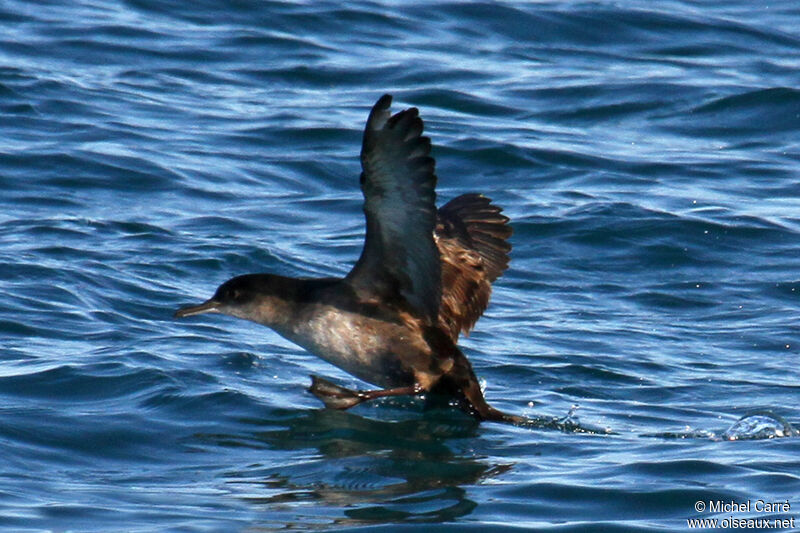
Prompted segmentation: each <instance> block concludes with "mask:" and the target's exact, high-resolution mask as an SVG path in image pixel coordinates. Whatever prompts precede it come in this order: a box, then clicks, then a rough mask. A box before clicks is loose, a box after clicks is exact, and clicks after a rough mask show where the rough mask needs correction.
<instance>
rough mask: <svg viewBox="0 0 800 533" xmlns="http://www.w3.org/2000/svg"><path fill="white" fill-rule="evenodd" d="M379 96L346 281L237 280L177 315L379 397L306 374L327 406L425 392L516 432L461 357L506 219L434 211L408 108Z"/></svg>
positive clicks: (431, 176)
mask: <svg viewBox="0 0 800 533" xmlns="http://www.w3.org/2000/svg"><path fill="white" fill-rule="evenodd" d="M391 102H392V97H391V96H390V95H388V94H387V95H384V96H382V97H381V98H380V99H379V100H378V102H377V103H376V104H375V106H374V107H373V108H372V111H371V112H370V114H369V118H368V119H367V126H366V129H365V130H364V139H363V145H362V148H361V166H362V169H363V171H362V173H361V180H360V181H361V189H362V191H363V193H364V213H365V215H366V219H367V232H366V239H365V242H364V249H363V251H362V252H361V257H360V258H359V259H358V262H357V263H356V264H355V266H354V267H353V269H352V270H351V271H350V273H349V274H347V276H345V277H344V278H341V279H340V278H319V279H309V278H289V277H284V276H278V275H274V274H247V275H244V276H238V277H235V278H233V279H230V280H228V281H226V282H225V283H223V284H222V285H221V286H220V287H219V288H218V289H217V291H216V293H215V294H214V296H213V297H212V298H211V299H209V300H208V301H206V302H204V303H202V304H200V305H195V306H190V307H184V308H181V309H179V310H178V311H177V312H176V313H175V316H176V317H179V318H180V317H186V316H191V315H196V314H199V313H209V312H214V313H223V314H226V315H231V316H235V317H238V318H243V319H246V320H251V321H253V322H258V323H259V324H263V325H265V326H268V327H270V328H272V329H273V330H275V331H276V332H277V333H279V334H280V335H282V336H283V337H285V338H287V339H289V340H290V341H292V342H294V343H296V344H298V345H300V346H302V347H303V348H305V349H306V350H308V351H309V352H311V353H313V354H315V355H317V356H319V357H321V358H322V359H324V360H325V361H328V362H329V363H332V364H334V365H336V366H338V367H339V368H341V369H343V370H345V371H347V372H349V373H350V374H352V375H354V376H356V377H358V378H359V379H362V380H364V381H366V382H368V383H372V384H374V385H378V386H379V387H383V389H379V390H366V391H354V390H350V389H346V388H344V387H340V386H338V385H335V384H333V383H331V382H330V381H327V380H325V379H322V378H320V377H317V376H311V378H312V384H311V387H310V388H309V391H310V392H312V393H313V394H314V395H315V396H317V397H318V398H319V399H321V400H322V401H323V402H324V403H325V405H326V406H327V407H330V408H334V409H347V408H349V407H352V406H354V405H357V404H359V403H361V402H363V401H365V400H370V399H374V398H381V397H385V396H400V395H420V394H424V393H426V392H430V393H433V394H444V395H448V396H452V397H454V398H456V399H457V400H458V402H459V405H461V407H462V408H464V409H465V410H466V411H468V412H469V413H471V414H472V415H473V416H475V417H476V418H478V419H480V420H497V421H504V422H511V423H524V422H527V421H528V419H526V418H524V417H520V416H515V415H510V414H506V413H503V412H501V411H499V410H497V409H495V408H493V407H492V406H490V405H489V404H488V403H487V402H486V400H485V399H484V397H483V393H482V392H481V388H480V386H479V384H478V380H477V378H476V377H475V373H474V372H473V370H472V365H471V364H470V362H469V361H468V360H467V358H466V356H465V355H464V354H463V353H462V352H461V350H459V348H458V346H457V345H456V342H457V340H458V336H459V333H461V332H464V333H465V334H466V333H468V332H469V331H470V329H472V326H473V325H474V324H475V322H476V321H477V320H478V318H480V316H481V315H482V314H483V311H484V310H485V309H486V306H487V305H488V303H489V296H490V294H491V291H492V282H493V281H494V280H496V279H497V278H498V277H499V276H500V275H501V274H502V273H503V271H504V270H505V269H506V268H507V266H508V261H509V258H508V252H509V251H510V250H511V245H510V244H509V243H508V242H507V239H508V238H509V237H510V236H511V227H510V226H509V225H508V218H507V217H505V216H504V215H502V214H500V213H501V209H500V208H499V207H497V206H495V205H493V204H492V203H491V200H489V199H488V198H486V197H484V196H482V195H480V194H474V193H473V194H464V195H461V196H459V197H457V198H455V199H453V200H451V201H450V202H448V203H447V204H445V205H444V206H442V207H440V208H439V209H438V210H437V209H436V192H435V190H434V189H435V187H436V174H435V172H434V166H435V162H434V159H433V158H432V157H431V156H430V151H431V141H430V139H429V138H428V137H424V136H423V135H422V119H420V118H419V112H418V110H417V109H416V108H413V107H412V108H410V109H406V110H404V111H400V112H399V113H396V114H395V115H392V114H391V113H390V111H389V107H390V104H391Z"/></svg>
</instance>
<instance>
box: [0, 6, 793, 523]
mask: <svg viewBox="0 0 800 533" xmlns="http://www.w3.org/2000/svg"><path fill="white" fill-rule="evenodd" d="M0 26H2V28H3V31H2V32H0V191H2V192H0V290H1V291H2V293H1V294H2V301H1V302H0V339H2V344H1V346H2V347H1V348H0V528H3V529H5V530H9V531H21V532H22V531H148V532H149V531H159V532H160V531H264V530H273V529H283V528H290V529H297V530H314V531H318V530H327V531H344V530H360V531H361V530H364V531H383V530H387V529H388V528H389V526H391V530H392V531H408V530H415V531H416V530H421V531H458V532H463V531H467V530H469V531H507V530H554V531H559V532H573V531H574V532H577V531H598V532H599V531H603V532H606V531H610V532H629V531H674V530H679V531H682V530H686V529H687V528H688V524H687V519H689V518H718V519H719V520H722V519H725V518H729V517H734V518H748V517H756V518H768V519H770V520H773V519H792V518H795V517H796V518H798V519H799V520H798V521H800V459H799V458H800V439H798V438H797V430H796V426H798V425H800V410H799V408H798V398H800V371H798V355H799V354H800V179H799V178H800V90H799V89H798V87H800V30H798V29H799V28H800V8H799V7H798V5H797V4H796V3H794V2H752V1H749V0H739V1H737V0H732V1H731V0H726V1H703V2H695V1H689V0H674V1H666V2H645V1H636V0H622V1H615V2H611V1H598V2H547V1H544V2H532V3H516V2H499V3H482V2H469V3H462V2H423V3H407V2H397V3H395V2H372V1H368V2H361V1H345V2H287V3H283V2H265V1H256V0H237V1H233V0H231V1H227V2H221V1H216V0H215V1H210V0H198V1H194V2H180V1H175V0H125V1H114V0H43V1H37V2H31V1H27V0H6V1H5V2H3V3H2V4H0ZM383 93H392V94H394V95H395V104H394V108H395V109H401V108H403V107H407V106H412V105H413V106H417V107H419V109H420V112H421V114H422V116H423V117H424V119H425V121H426V130H427V133H428V135H430V137H431V139H432V141H433V144H434V155H435V156H436V158H437V162H438V166H437V170H438V175H439V189H438V191H439V198H440V201H442V202H443V201H446V200H448V199H449V198H452V197H454V196H456V195H458V194H461V193H465V192H470V191H478V192H483V193H485V194H486V195H488V196H490V197H491V198H493V199H494V200H495V201H496V203H498V204H499V205H501V206H503V207H504V208H505V213H506V214H508V215H509V216H510V217H511V219H512V224H513V227H514V235H513V237H512V239H511V240H512V244H513V246H514V249H513V252H512V262H511V267H510V269H509V270H508V272H507V273H506V275H505V276H504V277H503V278H501V279H500V280H499V281H498V282H497V284H496V286H495V291H494V296H493V301H492V305H491V306H490V308H489V310H488V311H487V313H486V315H485V316H484V318H483V319H481V321H479V322H478V324H477V327H476V330H475V331H474V332H473V334H472V335H471V336H470V337H469V338H468V339H464V340H462V341H461V346H462V348H463V349H464V350H465V352H466V353H467V354H468V356H469V357H470V359H471V360H472V362H473V365H474V367H475V369H476V372H477V373H478V375H479V376H480V378H481V380H482V381H483V382H485V386H486V396H487V398H488V399H489V401H490V402H491V403H492V404H493V405H495V406H496V407H498V408H501V409H503V410H506V411H509V412H513V413H517V414H525V415H529V416H542V417H553V418H555V419H561V420H565V421H566V420H568V421H571V422H573V423H577V424H580V425H582V426H585V427H591V428H596V429H598V430H600V432H599V433H596V434H589V433H581V432H575V431H569V430H565V431H558V430H555V429H545V428H542V429H531V428H520V427H513V426H508V425H503V424H497V423H484V424H480V425H478V424H476V423H475V422H474V421H472V420H471V419H470V418H468V417H467V416H465V415H463V414H462V413H461V412H459V411H457V410H448V409H437V410H425V409H423V405H422V403H421V402H420V401H417V400H412V399H396V400H386V401H379V402H374V403H372V404H367V405H362V406H359V407H357V408H355V409H353V410H352V411H350V412H331V411H326V410H322V409H320V403H319V402H318V401H317V400H316V399H315V398H314V397H312V396H311V395H310V394H308V393H307V392H306V391H305V389H306V387H307V386H308V384H309V377H308V375H309V374H311V373H316V374H321V375H324V376H327V377H329V378H331V379H334V380H336V381H338V382H339V383H342V384H344V385H346V386H353V387H365V386H367V385H366V384H363V383H359V382H357V381H356V380H355V379H354V378H351V377H349V376H347V375H346V374H344V373H342V372H341V371H339V370H337V369H335V368H333V367H331V366H329V365H327V364H326V363H324V362H322V361H321V360H319V359H316V358H315V357H313V356H311V355H309V354H307V353H305V352H304V351H303V350H301V349H300V348H297V347H295V346H294V345H292V344H290V343H288V342H287V341H284V340H282V339H281V338H280V337H278V336H277V335H275V334H273V333H272V332H271V331H270V330H268V329H266V328H263V327H261V326H257V325H255V324H249V323H245V322H242V321H237V320H235V319H231V318H226V317H221V316H213V315H212V316H205V317H198V318H195V319H190V320H189V319H187V320H185V321H175V320H173V318H172V313H173V312H174V310H175V309H176V308H177V307H178V306H180V305H184V304H187V303H193V302H199V301H202V300H203V299H205V298H207V297H209V296H210V295H211V294H212V293H213V291H214V289H215V288H216V287H217V285H218V284H220V283H221V282H223V281H225V280H226V279H228V278H230V277H232V276H234V275H237V274H243V273H247V272H258V271H270V272H274V273H279V274H283V275H290V276H331V275H343V274H344V273H346V272H347V271H348V270H349V268H350V267H351V266H352V264H353V262H354V260H355V259H356V258H357V256H358V253H359V252H360V249H361V243H362V239H363V231H364V228H363V215H362V212H361V203H362V197H361V192H360V190H359V188H358V173H359V171H360V169H359V162H358V152H359V149H360V142H361V131H362V128H363V124H364V121H365V119H366V115H367V112H368V110H369V107H370V106H371V105H372V104H373V103H374V102H375V100H376V99H377V98H378V97H379V96H380V95H381V94H383ZM742 417H745V418H744V419H743V420H740V419H742ZM565 427H571V426H569V425H565ZM606 430H607V431H608V433H604V431H606ZM719 500H722V501H726V502H739V503H741V502H746V501H752V502H753V503H755V502H756V501H757V500H764V501H768V502H774V501H780V502H784V501H786V502H788V504H789V505H790V510H789V511H780V512H756V511H753V512H751V513H744V512H739V513H720V512H714V511H712V510H710V509H709V508H708V507H707V508H706V509H705V510H701V511H698V510H697V509H698V507H696V505H697V504H696V502H703V503H704V505H708V503H709V502H714V501H719ZM787 529H791V528H787Z"/></svg>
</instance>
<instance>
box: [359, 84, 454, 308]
mask: <svg viewBox="0 0 800 533" xmlns="http://www.w3.org/2000/svg"><path fill="white" fill-rule="evenodd" d="M391 103H392V97H391V96H390V95H388V94H387V95H384V96H382V97H381V98H380V99H379V100H378V102H377V103H376V104H375V106H374V107H373V108H372V111H371V112H370V114H369V119H367V127H366V129H365V130H364V142H363V145H362V148H361V166H362V169H363V172H362V173H361V189H362V191H363V192H364V214H365V215H366V218H367V236H366V240H365V242H364V250H363V251H362V252H361V257H360V258H359V260H358V262H357V263H356V265H355V266H354V267H353V270H352V271H351V272H350V274H348V276H347V280H348V281H349V282H350V284H351V285H352V287H353V288H354V289H355V291H356V293H357V294H358V295H359V296H360V297H362V298H375V297H377V298H383V299H386V298H397V297H400V298H402V300H403V301H404V303H405V304H406V307H408V308H409V310H410V311H412V312H414V313H415V314H416V315H417V316H420V317H424V318H427V319H428V320H429V321H430V323H431V324H435V323H436V320H437V316H438V314H439V304H440V301H441V265H440V261H439V250H438V249H437V247H436V244H435V243H434V240H433V231H434V228H435V226H436V192H435V188H436V174H435V173H434V166H435V162H434V160H433V158H432V157H431V156H430V151H431V141H430V139H429V138H427V137H423V136H422V119H420V118H419V112H418V111H417V109H416V108H413V107H412V108H410V109H406V110H405V111H401V112H399V113H397V114H395V115H391V114H390V112H389V106H390V105H391Z"/></svg>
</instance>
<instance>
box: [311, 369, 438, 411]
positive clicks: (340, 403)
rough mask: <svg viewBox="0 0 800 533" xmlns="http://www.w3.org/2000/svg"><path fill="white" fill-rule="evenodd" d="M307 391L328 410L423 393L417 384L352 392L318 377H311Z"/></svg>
mask: <svg viewBox="0 0 800 533" xmlns="http://www.w3.org/2000/svg"><path fill="white" fill-rule="evenodd" d="M308 391H309V392H310V393H311V394H313V395H314V396H316V397H317V398H319V399H320V400H322V402H323V403H324V404H325V407H328V408H330V409H349V408H350V407H353V406H354V405H358V404H360V403H361V402H365V401H368V400H374V399H375V398H384V397H386V396H414V395H417V394H420V393H421V392H423V391H422V387H420V386H419V385H417V384H415V385H412V386H410V387H397V388H394V389H378V390H366V391H354V390H351V389H347V388H345V387H340V386H339V385H336V384H335V383H331V382H330V381H328V380H326V379H323V378H321V377H319V376H311V387H309V388H308Z"/></svg>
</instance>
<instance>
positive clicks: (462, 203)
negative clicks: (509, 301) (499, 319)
mask: <svg viewBox="0 0 800 533" xmlns="http://www.w3.org/2000/svg"><path fill="white" fill-rule="evenodd" d="M500 212H501V209H500V208H499V207H497V206H496V205H493V204H492V203H491V200H489V199H488V198H486V197H485V196H482V195H480V194H463V195H461V196H459V197H457V198H454V199H452V200H450V201H449V202H447V204H445V205H443V206H442V207H441V208H440V209H439V216H438V223H437V224H436V232H435V237H436V244H437V246H438V247H439V252H440V253H441V262H442V303H441V309H440V312H439V322H440V324H441V326H442V327H443V328H444V329H445V330H446V331H448V332H449V333H450V337H451V338H452V339H453V341H456V340H457V339H458V335H459V333H460V332H463V333H464V334H465V335H466V334H468V333H469V330H470V329H472V326H473V325H474V324H475V322H476V321H477V320H478V318H480V316H481V315H482V314H483V312H484V311H485V310H486V307H487V306H488V305H489V297H490V296H491V294H492V282H494V280H496V279H497V278H498V277H500V275H501V274H502V273H503V271H504V270H505V269H506V268H507V267H508V261H509V259H508V252H509V251H511V245H510V244H509V243H508V242H507V239H508V238H509V237H510V236H511V226H509V225H508V217H506V216H504V215H502V214H501V213H500Z"/></svg>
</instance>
